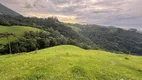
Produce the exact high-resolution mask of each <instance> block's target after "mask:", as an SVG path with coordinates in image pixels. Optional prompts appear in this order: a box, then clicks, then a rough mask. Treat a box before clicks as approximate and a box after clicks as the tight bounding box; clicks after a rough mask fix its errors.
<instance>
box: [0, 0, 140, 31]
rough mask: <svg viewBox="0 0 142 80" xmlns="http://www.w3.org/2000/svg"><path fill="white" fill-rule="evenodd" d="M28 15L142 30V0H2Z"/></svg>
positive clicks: (3, 2) (0, 0)
mask: <svg viewBox="0 0 142 80" xmlns="http://www.w3.org/2000/svg"><path fill="white" fill-rule="evenodd" d="M0 3H2V4H4V5H5V6H7V7H9V8H11V9H13V10H15V11H17V12H18V13H20V14H22V15H24V16H27V17H39V18H47V17H51V16H56V17H58V19H59V20H61V21H63V22H68V23H80V24H100V25H106V26H117V27H121V28H125V29H129V28H136V29H138V30H142V0H0Z"/></svg>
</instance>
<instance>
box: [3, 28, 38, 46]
mask: <svg viewBox="0 0 142 80" xmlns="http://www.w3.org/2000/svg"><path fill="white" fill-rule="evenodd" d="M25 31H40V29H37V28H33V27H28V26H11V27H8V26H0V33H5V32H9V33H14V34H15V35H16V37H10V40H11V41H13V40H16V39H17V38H20V37H22V36H23V35H24V32H25ZM6 43H8V42H7V40H6V39H5V38H0V44H6Z"/></svg>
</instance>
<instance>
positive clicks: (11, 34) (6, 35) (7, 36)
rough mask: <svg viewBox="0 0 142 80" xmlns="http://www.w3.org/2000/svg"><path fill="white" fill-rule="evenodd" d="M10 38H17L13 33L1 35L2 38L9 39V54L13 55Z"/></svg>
mask: <svg viewBox="0 0 142 80" xmlns="http://www.w3.org/2000/svg"><path fill="white" fill-rule="evenodd" d="M10 36H15V35H14V34H13V33H8V32H6V33H0V38H3V37H5V38H6V39H7V41H8V45H9V52H10V54H11V53H12V50H11V44H10V40H9V37H10Z"/></svg>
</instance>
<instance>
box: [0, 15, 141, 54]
mask: <svg viewBox="0 0 142 80" xmlns="http://www.w3.org/2000/svg"><path fill="white" fill-rule="evenodd" d="M0 25H5V26H9V27H12V26H14V25H20V26H31V27H36V28H40V29H42V30H44V31H45V32H25V34H24V37H23V38H20V39H18V40H16V41H12V42H11V47H12V52H13V53H19V52H30V51H33V50H37V49H42V48H46V47H51V46H55V45H61V44H72V45H76V46H79V47H82V48H84V49H103V50H106V51H111V52H117V53H127V54H134V55H142V53H141V52H142V33H140V32H138V31H137V30H136V29H129V30H124V29H121V28H115V27H105V26H99V25H80V24H65V23H62V22H60V21H59V20H58V19H57V18H56V17H50V18H45V19H41V18H35V17H31V18H29V17H23V16H17V17H11V16H7V15H0ZM70 26H73V27H74V28H78V29H80V30H79V31H76V30H74V28H73V27H70ZM3 46H4V47H3V48H2V49H1V50H0V53H2V54H4V53H9V50H8V46H9V44H6V45H3ZM19 46H20V47H19Z"/></svg>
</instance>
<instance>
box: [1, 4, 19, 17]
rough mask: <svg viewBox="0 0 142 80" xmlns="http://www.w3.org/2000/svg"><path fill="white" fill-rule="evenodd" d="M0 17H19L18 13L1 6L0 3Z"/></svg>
mask: <svg viewBox="0 0 142 80" xmlns="http://www.w3.org/2000/svg"><path fill="white" fill-rule="evenodd" d="M0 15H9V16H13V17H16V16H21V15H20V14H19V13H17V12H15V11H13V10H11V9H9V8H7V7H6V6H4V5H3V4H1V3H0Z"/></svg>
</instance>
